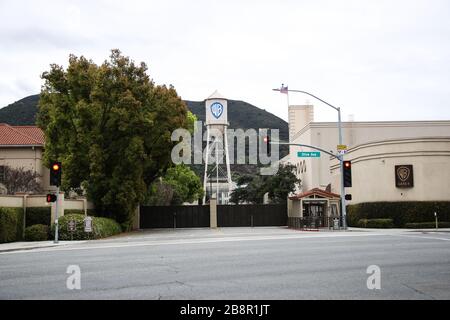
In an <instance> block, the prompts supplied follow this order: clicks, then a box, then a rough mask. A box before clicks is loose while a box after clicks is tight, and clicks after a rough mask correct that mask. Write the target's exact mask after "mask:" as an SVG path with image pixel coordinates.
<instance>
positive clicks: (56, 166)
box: [52, 163, 59, 171]
mask: <svg viewBox="0 0 450 320" xmlns="http://www.w3.org/2000/svg"><path fill="white" fill-rule="evenodd" d="M52 169H53V171H58V170H59V164H58V163H54V164H53V165H52Z"/></svg>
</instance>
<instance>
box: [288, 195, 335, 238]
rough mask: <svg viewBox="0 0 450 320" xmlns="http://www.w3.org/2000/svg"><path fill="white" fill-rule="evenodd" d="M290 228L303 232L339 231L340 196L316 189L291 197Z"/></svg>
mask: <svg viewBox="0 0 450 320" xmlns="http://www.w3.org/2000/svg"><path fill="white" fill-rule="evenodd" d="M288 226H289V227H291V228H295V229H302V230H319V229H321V228H327V229H339V228H340V227H341V226H342V219H341V212H340V195H338V194H335V193H331V192H328V191H325V190H322V189H319V188H314V189H312V190H309V191H307V192H303V193H299V194H297V195H295V196H291V197H289V201H288Z"/></svg>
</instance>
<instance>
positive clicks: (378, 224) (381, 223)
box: [358, 219, 394, 229]
mask: <svg viewBox="0 0 450 320" xmlns="http://www.w3.org/2000/svg"><path fill="white" fill-rule="evenodd" d="M358 227H360V228H385V229H386V228H393V227H394V223H393V222H392V219H360V220H359V221H358Z"/></svg>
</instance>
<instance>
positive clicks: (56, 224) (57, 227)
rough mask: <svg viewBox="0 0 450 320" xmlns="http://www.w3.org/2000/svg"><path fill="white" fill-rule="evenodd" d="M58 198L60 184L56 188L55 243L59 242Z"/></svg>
mask: <svg viewBox="0 0 450 320" xmlns="http://www.w3.org/2000/svg"><path fill="white" fill-rule="evenodd" d="M58 200H59V186H58V187H57V188H56V201H55V217H56V218H55V241H54V243H58V229H59V221H58V218H59V217H58Z"/></svg>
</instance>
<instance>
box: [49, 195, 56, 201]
mask: <svg viewBox="0 0 450 320" xmlns="http://www.w3.org/2000/svg"><path fill="white" fill-rule="evenodd" d="M55 201H56V194H51V193H49V194H47V202H55Z"/></svg>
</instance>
